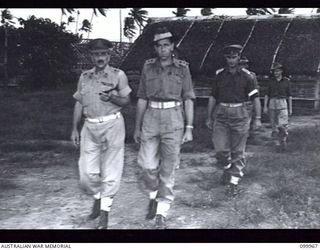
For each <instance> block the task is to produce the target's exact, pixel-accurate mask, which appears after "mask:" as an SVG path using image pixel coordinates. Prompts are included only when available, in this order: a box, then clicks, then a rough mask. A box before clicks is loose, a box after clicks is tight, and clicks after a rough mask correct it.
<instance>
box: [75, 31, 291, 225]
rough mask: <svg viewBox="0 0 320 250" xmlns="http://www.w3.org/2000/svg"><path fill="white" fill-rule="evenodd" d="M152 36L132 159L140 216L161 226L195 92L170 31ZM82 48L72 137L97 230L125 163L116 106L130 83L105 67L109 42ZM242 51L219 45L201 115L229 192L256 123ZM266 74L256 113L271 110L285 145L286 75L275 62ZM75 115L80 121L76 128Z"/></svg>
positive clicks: (234, 190) (254, 96) (189, 131)
mask: <svg viewBox="0 0 320 250" xmlns="http://www.w3.org/2000/svg"><path fill="white" fill-rule="evenodd" d="M152 42H153V45H154V49H155V51H156V53H157V57H156V58H153V59H149V60H147V61H146V62H145V64H144V66H143V69H142V73H141V79H140V85H139V89H138V93H137V97H138V101H137V108H136V119H135V130H134V135H133V137H134V140H135V142H136V143H139V145H140V149H139V152H138V165H139V166H140V167H141V169H142V173H143V178H142V180H143V182H144V184H145V187H146V190H148V192H149V205H148V208H147V213H146V219H147V220H153V219H155V227H156V228H157V229H164V228H166V217H167V215H168V211H169V209H170V206H171V204H172V202H173V200H174V191H173V188H174V182H175V170H176V169H177V168H178V166H179V163H180V149H181V145H182V144H183V143H186V142H189V141H192V140H193V120H194V104H193V100H194V99H195V98H196V97H195V93H194V89H193V84H192V79H191V74H190V70H189V66H188V63H187V62H185V61H183V60H179V59H177V58H176V56H175V55H174V51H175V37H174V36H173V34H172V33H171V32H170V31H169V30H168V29H167V28H166V27H160V28H158V29H157V31H156V32H155V34H154V37H153V41H152ZM89 49H90V51H91V57H92V61H93V63H94V66H95V67H94V68H93V69H91V70H88V71H85V72H83V73H82V74H81V76H80V79H79V81H78V86H77V91H76V92H75V94H74V98H75V99H76V104H75V107H74V115H73V129H72V133H71V139H72V141H73V142H74V144H75V145H76V146H80V159H79V175H80V184H81V186H82V187H83V188H84V189H85V190H86V191H88V192H90V193H91V194H92V195H93V198H94V204H93V208H92V212H91V214H90V215H89V216H88V219H92V220H93V219H96V218H98V217H99V222H98V224H97V229H107V228H108V215H109V212H110V209H111V206H112V202H113V198H114V196H115V195H116V193H117V191H118V190H119V186H120V180H121V175H122V171H123V165H124V140H125V127H124V120H123V117H122V115H121V112H120V110H121V108H122V107H124V106H126V105H128V103H130V93H131V88H130V87H129V84H128V79H127V77H126V75H125V73H124V72H123V71H122V70H120V69H116V68H113V67H111V66H109V61H110V51H111V49H112V44H111V43H110V42H109V41H108V40H105V39H95V40H92V41H91V42H90V44H89ZM241 51H242V46H241V45H228V46H226V47H225V48H224V49H223V54H224V57H225V59H226V64H227V65H226V67H225V68H223V69H220V70H218V71H217V72H216V76H215V78H214V80H213V82H212V93H211V96H210V98H209V101H208V112H207V119H206V126H207V127H208V128H209V129H211V130H212V141H213V144H214V148H215V151H216V158H217V162H218V165H219V166H220V167H221V168H222V169H223V175H222V183H223V184H225V185H226V191H227V195H228V196H231V197H235V196H236V195H237V194H238V184H239V182H240V180H241V178H242V177H243V175H244V173H243V169H244V167H245V164H246V162H245V157H244V153H245V146H246V142H247V138H248V134H249V129H250V124H252V125H251V126H252V128H253V129H258V128H260V127H261V104H260V99H259V88H258V84H257V78H256V76H255V74H254V73H253V72H251V71H249V70H248V69H247V63H248V60H247V59H246V58H242V60H240V59H241ZM272 72H273V74H274V77H271V78H270V83H269V84H268V90H267V95H266V96H265V99H264V108H263V111H264V112H268V111H269V113H270V118H271V123H272V136H273V138H275V139H276V141H278V142H279V143H280V144H281V146H282V147H285V146H286V139H287V136H288V130H287V129H288V127H287V125H288V115H289V114H291V113H292V101H291V97H290V96H291V93H290V81H289V79H287V78H285V77H283V67H282V65H281V64H279V63H278V64H275V65H274V67H273V68H272ZM287 98H288V99H289V101H288V102H287V100H286V99H287ZM287 103H288V104H287ZM82 116H84V117H85V121H84V124H83V127H82V129H81V133H79V130H80V129H79V125H80V123H81V118H82Z"/></svg>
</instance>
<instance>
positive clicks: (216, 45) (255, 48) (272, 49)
mask: <svg viewBox="0 0 320 250" xmlns="http://www.w3.org/2000/svg"><path fill="white" fill-rule="evenodd" d="M160 25H164V26H167V27H168V28H169V29H170V30H171V31H172V32H173V33H174V34H175V35H176V36H177V37H178V43H177V45H178V49H179V51H180V58H181V59H185V60H187V61H188V62H189V63H190V69H191V72H192V75H193V77H194V78H202V77H204V78H206V77H209V78H210V77H212V76H213V75H214V72H215V71H216V70H217V69H219V68H221V67H224V63H225V60H224V58H223V55H222V52H221V49H222V48H223V47H224V46H225V45H227V44H242V45H243V46H244V50H243V55H245V56H246V57H248V58H249V60H250V62H251V65H250V68H251V69H252V70H253V71H255V72H256V73H257V74H258V75H268V74H269V72H270V67H271V64H272V63H273V62H274V61H278V62H282V63H283V64H284V65H285V66H286V68H287V73H288V74H290V75H316V74H317V72H319V70H320V69H319V63H320V15H319V14H317V15H308V16H307V15H273V16H237V17H228V16H213V17H186V18H176V17H175V18H157V19H153V20H152V21H151V23H150V24H148V26H147V27H146V28H145V29H144V31H143V34H142V35H141V36H140V37H139V38H138V39H137V40H136V42H135V43H134V44H133V46H132V47H131V49H130V50H129V52H128V53H127V55H126V56H125V57H124V59H123V61H122V63H121V65H120V68H122V69H123V70H125V71H127V72H128V71H131V72H132V71H136V72H139V71H140V70H141V68H142V66H143V62H144V61H145V60H146V59H148V58H150V57H153V56H154V54H153V53H154V52H153V47H152V44H151V42H150V41H152V37H153V33H154V30H155V29H156V27H158V26H160Z"/></svg>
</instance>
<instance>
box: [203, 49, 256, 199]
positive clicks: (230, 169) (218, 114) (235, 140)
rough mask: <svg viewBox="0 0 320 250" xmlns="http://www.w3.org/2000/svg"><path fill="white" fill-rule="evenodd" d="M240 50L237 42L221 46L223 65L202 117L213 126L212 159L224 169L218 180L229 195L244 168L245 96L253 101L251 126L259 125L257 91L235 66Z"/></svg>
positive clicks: (247, 115)
mask: <svg viewBox="0 0 320 250" xmlns="http://www.w3.org/2000/svg"><path fill="white" fill-rule="evenodd" d="M241 50H242V46H241V45H229V46H226V47H225V48H224V49H223V53H224V56H225V58H226V61H227V67H226V68H223V69H220V70H218V71H217V72H216V76H215V78H214V81H213V85H212V96H210V98H209V102H208V115H207V119H206V125H207V127H208V128H210V129H213V133H212V138H213V139H212V140H213V143H214V148H215V150H216V158H217V161H218V165H219V166H221V167H222V168H223V169H224V173H223V176H222V180H223V183H224V184H228V185H227V195H228V196H231V197H234V196H236V195H237V194H238V184H239V181H240V179H241V178H242V177H243V172H242V170H243V168H244V167H245V158H244V153H245V147H246V142H247V138H248V132H249V125H250V112H249V110H248V108H247V107H246V105H245V103H246V102H247V100H248V98H250V100H252V101H253V106H254V110H255V120H254V127H255V128H259V127H260V126H261V121H260V119H261V108H260V105H259V102H260V100H259V92H258V89H257V88H256V86H255V83H254V79H253V77H252V75H251V73H250V72H249V71H248V70H246V69H244V68H241V67H239V61H240V54H241ZM213 111H214V119H212V115H213ZM213 120H214V122H213Z"/></svg>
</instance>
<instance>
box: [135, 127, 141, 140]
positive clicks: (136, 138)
mask: <svg viewBox="0 0 320 250" xmlns="http://www.w3.org/2000/svg"><path fill="white" fill-rule="evenodd" d="M140 135H141V131H140V130H138V129H135V130H134V133H133V140H134V141H135V143H140Z"/></svg>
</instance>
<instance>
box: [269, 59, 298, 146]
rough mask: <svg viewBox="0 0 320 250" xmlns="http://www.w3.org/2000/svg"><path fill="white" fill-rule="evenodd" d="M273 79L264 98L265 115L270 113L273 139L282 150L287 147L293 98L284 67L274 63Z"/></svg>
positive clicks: (272, 69)
mask: <svg viewBox="0 0 320 250" xmlns="http://www.w3.org/2000/svg"><path fill="white" fill-rule="evenodd" d="M271 71H272V74H273V75H272V77H271V78H270V80H269V82H268V85H267V92H266V93H267V94H266V95H265V98H264V109H263V112H264V113H268V110H269V117H270V122H271V125H272V134H271V137H272V138H273V139H275V142H276V145H277V146H280V150H285V149H286V147H287V138H288V123H289V115H291V114H292V96H291V82H290V79H289V78H287V77H284V76H283V72H284V70H283V66H282V64H280V63H274V64H273V65H272V68H271Z"/></svg>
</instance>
